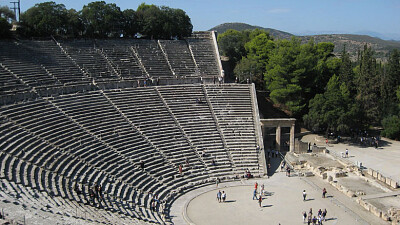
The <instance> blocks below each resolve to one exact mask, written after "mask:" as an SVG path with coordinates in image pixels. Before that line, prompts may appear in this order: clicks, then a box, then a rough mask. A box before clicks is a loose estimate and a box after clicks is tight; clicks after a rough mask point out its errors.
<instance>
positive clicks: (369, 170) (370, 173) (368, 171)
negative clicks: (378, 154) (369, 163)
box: [367, 168, 373, 176]
mask: <svg viewBox="0 0 400 225" xmlns="http://www.w3.org/2000/svg"><path fill="white" fill-rule="evenodd" d="M367 173H368V175H370V176H372V173H373V170H372V169H371V168H368V170H367Z"/></svg>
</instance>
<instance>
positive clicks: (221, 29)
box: [209, 23, 293, 39]
mask: <svg viewBox="0 0 400 225" xmlns="http://www.w3.org/2000/svg"><path fill="white" fill-rule="evenodd" d="M229 29H234V30H238V31H242V30H254V29H261V30H266V31H268V32H269V33H270V34H271V35H272V36H274V37H275V38H278V39H289V38H290V37H292V36H293V34H291V33H288V32H284V31H280V30H275V29H272V28H264V27H259V26H252V25H249V24H246V23H223V24H220V25H218V26H215V27H213V28H211V29H209V31H212V30H214V31H217V32H218V33H219V34H222V33H224V32H225V31H227V30H229Z"/></svg>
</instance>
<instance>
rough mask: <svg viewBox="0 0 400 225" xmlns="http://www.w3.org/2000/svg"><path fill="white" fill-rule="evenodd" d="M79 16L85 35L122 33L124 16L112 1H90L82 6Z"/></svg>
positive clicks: (96, 35)
mask: <svg viewBox="0 0 400 225" xmlns="http://www.w3.org/2000/svg"><path fill="white" fill-rule="evenodd" d="M80 17H81V19H82V22H83V24H84V34H85V35H86V36H90V37H119V36H120V35H121V34H122V28H123V23H124V16H123V14H122V12H121V9H120V8H119V7H118V6H117V5H116V4H114V3H108V4H107V3H106V2H104V1H97V2H91V3H89V4H88V5H85V6H83V8H82V10H81V11H80Z"/></svg>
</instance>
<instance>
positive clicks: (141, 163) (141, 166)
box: [140, 160, 144, 170]
mask: <svg viewBox="0 0 400 225" xmlns="http://www.w3.org/2000/svg"><path fill="white" fill-rule="evenodd" d="M140 169H142V170H144V162H143V161H142V160H140Z"/></svg>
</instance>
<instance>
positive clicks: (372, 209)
mask: <svg viewBox="0 0 400 225" xmlns="http://www.w3.org/2000/svg"><path fill="white" fill-rule="evenodd" d="M370 211H371V212H372V213H373V214H374V215H375V216H377V217H382V211H380V210H379V209H378V208H376V207H375V206H373V205H371V207H370Z"/></svg>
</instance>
